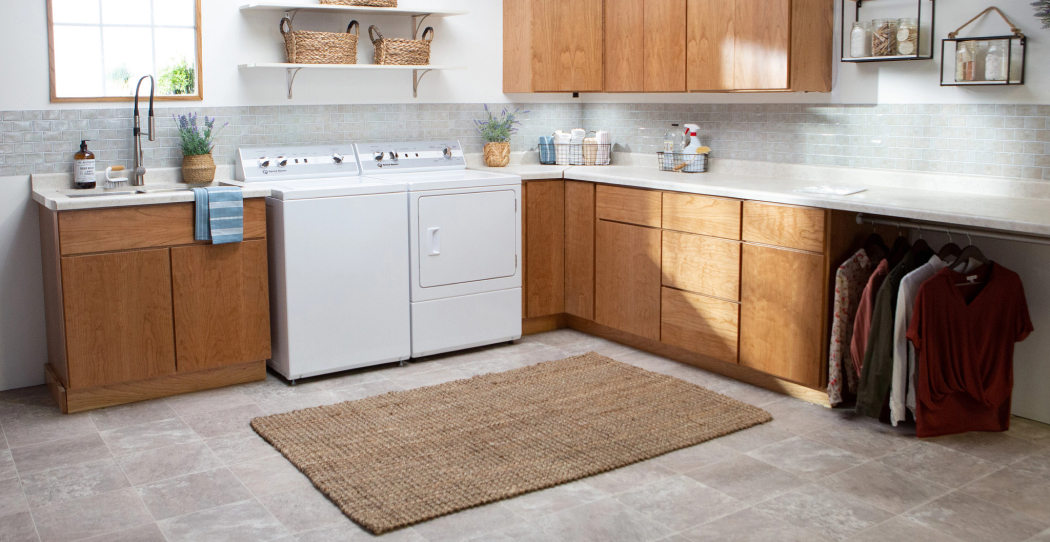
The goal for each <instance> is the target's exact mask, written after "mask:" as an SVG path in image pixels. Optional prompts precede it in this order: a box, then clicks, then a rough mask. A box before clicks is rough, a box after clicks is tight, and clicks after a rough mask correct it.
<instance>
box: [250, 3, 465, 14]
mask: <svg viewBox="0 0 1050 542" xmlns="http://www.w3.org/2000/svg"><path fill="white" fill-rule="evenodd" d="M241 11H318V12H327V13H366V14H370V15H408V16H411V17H423V16H430V17H454V16H456V15H466V14H468V13H469V12H467V11H452V10H447V9H418V8H374V7H367V6H337V5H330V4H315V3H306V2H251V3H248V4H244V5H242V6H241Z"/></svg>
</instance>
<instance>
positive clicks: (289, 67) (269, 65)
mask: <svg viewBox="0 0 1050 542" xmlns="http://www.w3.org/2000/svg"><path fill="white" fill-rule="evenodd" d="M238 67H239V68H241V69H243V70H253V69H284V70H286V73H287V76H288V98H289V99H291V97H292V85H293V84H294V83H295V76H296V74H298V73H299V70H301V69H310V70H351V71H352V70H374V71H392V72H397V71H411V72H412V97H413V98H416V97H418V94H419V81H420V79H422V78H423V76H424V75H426V73H427V72H429V71H432V70H462V69H466V67H465V66H440V65H433V64H428V65H425V66H383V65H378V64H289V63H287V62H263V63H255V64H241V65H240V66H238ZM420 72H422V73H420Z"/></svg>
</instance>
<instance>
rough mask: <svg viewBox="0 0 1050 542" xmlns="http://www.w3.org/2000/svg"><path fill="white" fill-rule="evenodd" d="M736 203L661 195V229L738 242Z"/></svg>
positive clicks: (671, 193)
mask: <svg viewBox="0 0 1050 542" xmlns="http://www.w3.org/2000/svg"><path fill="white" fill-rule="evenodd" d="M740 204H741V202H740V200H735V199H726V198H713V197H710V196H697V195H693V194H679V193H674V192H664V209H663V227H664V229H666V230H678V231H686V232H689V233H699V234H701V235H710V236H713V237H724V238H726V239H735V240H737V241H739V240H740Z"/></svg>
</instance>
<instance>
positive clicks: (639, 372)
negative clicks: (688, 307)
mask: <svg viewBox="0 0 1050 542" xmlns="http://www.w3.org/2000/svg"><path fill="white" fill-rule="evenodd" d="M771 419H772V417H771V416H770V415H769V413H767V412H766V411H764V410H761V409H759V408H757V407H753V406H751V405H748V404H745V403H742V402H740V401H737V400H735V399H731V398H729V397H725V396H723V395H720V394H717V393H714V392H712V391H710V390H707V389H704V388H701V387H699V386H696V385H693V384H690V383H688V382H684V381H682V380H678V379H676V378H672V377H669V376H665V375H661V374H658V373H653V372H650V371H646V370H644V369H640V368H637V367H634V366H632V365H627V364H625V363H620V362H618V361H614V360H612V359H609V358H607V357H604V356H600V355H598V354H595V353H593V352H592V353H589V354H585V355H582V356H576V357H572V358H567V359H563V360H559V361H549V362H546V363H540V364H538V365H532V366H529V367H523V368H520V369H514V370H512V371H507V372H503V373H492V374H487V375H481V376H475V377H473V378H471V379H468V380H457V381H454V382H446V383H444V384H440V385H437V386H430V387H426V388H417V389H413V390H408V391H400V392H392V393H388V394H386V395H378V396H374V397H369V398H367V399H361V400H358V401H351V402H345V403H340V404H336V405H329V406H321V407H316V408H309V409H306V410H299V411H295V412H289V413H286V414H277V415H273V416H266V417H262V418H256V419H254V420H252V424H251V425H252V428H253V429H255V431H256V432H258V433H259V435H261V436H262V437H263V438H264V439H266V440H267V441H268V442H270V444H272V445H273V446H274V447H276V448H277V449H278V450H279V451H280V452H281V453H282V454H284V456H285V457H287V458H288V459H289V460H290V461H291V462H292V463H293V464H294V465H295V466H296V467H298V468H299V470H301V471H303V473H305V474H306V476H308V477H309V478H310V480H312V481H313V483H314V485H315V486H317V488H318V489H320V490H321V491H322V492H323V493H324V494H325V495H327V496H328V498H329V499H331V500H332V501H333V502H334V503H335V504H336V505H337V506H338V507H339V508H340V509H341V510H342V511H343V513H345V514H346V515H347V516H349V517H350V519H352V520H354V521H355V522H357V523H359V524H360V525H362V526H364V527H365V528H366V529H368V530H370V531H372V532H373V533H375V534H381V533H385V532H387V531H391V530H394V529H398V528H401V527H405V526H408V525H411V524H413V523H417V522H420V521H424V520H428V519H432V518H435V517H438V516H441V515H444V514H448V513H450V512H455V511H457V510H462V509H465V508H470V507H472V506H478V505H481V504H485V503H490V502H493V501H498V500H500V499H506V498H509V497H513V496H516V495H520V494H522V493H528V492H530V491H535V490H538V489H543V488H547V487H551V486H555V485H558V484H563V483H566V482H570V481H572V480H577V479H579V478H584V477H587V476H591V475H594V474H598V473H601V472H605V471H608V470H612V469H616V468H620V467H623V466H625V465H629V464H631V463H635V462H637V461H642V460H644V459H649V458H652V457H656V456H658V455H661V454H665V453H667V452H670V451H673V450H677V449H679V448H684V447H687V446H693V445H695V444H699V443H701V442H704V441H708V440H711V439H714V438H718V437H721V436H723V435H727V434H729V433H732V432H734V431H739V430H741V429H745V428H748V427H751V426H753V425H757V424H761V423H765V422H768V421H770V420H771Z"/></svg>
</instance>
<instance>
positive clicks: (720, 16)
mask: <svg viewBox="0 0 1050 542" xmlns="http://www.w3.org/2000/svg"><path fill="white" fill-rule="evenodd" d="M688 2H689V4H688V8H687V21H688V41H687V72H688V76H687V79H688V81H687V86H688V89H689V90H691V91H708V92H710V91H716V92H717V91H786V90H790V91H794V92H830V91H831V66H832V41H833V37H832V30H833V15H834V5H833V4H832V3H831V2H827V1H824V0H688Z"/></svg>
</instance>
